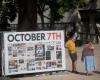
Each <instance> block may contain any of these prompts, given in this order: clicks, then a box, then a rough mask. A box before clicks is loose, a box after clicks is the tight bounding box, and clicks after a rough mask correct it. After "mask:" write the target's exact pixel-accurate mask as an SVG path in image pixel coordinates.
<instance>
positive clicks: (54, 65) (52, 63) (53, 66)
mask: <svg viewBox="0 0 100 80" xmlns="http://www.w3.org/2000/svg"><path fill="white" fill-rule="evenodd" d="M51 66H52V68H57V61H56V60H54V61H51Z"/></svg>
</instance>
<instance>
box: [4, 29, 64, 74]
mask: <svg viewBox="0 0 100 80" xmlns="http://www.w3.org/2000/svg"><path fill="white" fill-rule="evenodd" d="M4 59H5V61H4V63H5V64H4V66H5V68H4V70H3V71H4V75H15V74H24V73H36V72H45V71H58V70H66V62H65V48H64V32H63V31H34V32H7V33H4Z"/></svg>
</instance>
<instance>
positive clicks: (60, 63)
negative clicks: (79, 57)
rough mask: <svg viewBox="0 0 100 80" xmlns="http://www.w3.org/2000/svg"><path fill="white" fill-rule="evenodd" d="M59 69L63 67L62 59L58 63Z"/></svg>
mask: <svg viewBox="0 0 100 80" xmlns="http://www.w3.org/2000/svg"><path fill="white" fill-rule="evenodd" d="M57 67H58V68H61V67H62V60H61V59H60V60H58V61H57Z"/></svg>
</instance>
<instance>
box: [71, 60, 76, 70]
mask: <svg viewBox="0 0 100 80" xmlns="http://www.w3.org/2000/svg"><path fill="white" fill-rule="evenodd" d="M72 71H73V72H77V70H76V61H72Z"/></svg>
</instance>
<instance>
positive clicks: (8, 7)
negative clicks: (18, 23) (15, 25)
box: [0, 0, 17, 30]
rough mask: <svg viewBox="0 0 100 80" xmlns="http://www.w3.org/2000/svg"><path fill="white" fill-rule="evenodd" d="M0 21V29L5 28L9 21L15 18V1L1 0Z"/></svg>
mask: <svg viewBox="0 0 100 80" xmlns="http://www.w3.org/2000/svg"><path fill="white" fill-rule="evenodd" d="M0 12H1V13H0V15H1V17H0V23H1V25H2V26H1V30H2V29H3V30H4V29H7V26H9V23H8V20H9V21H11V22H12V21H14V19H15V18H16V12H17V11H16V6H15V1H13V0H8V1H5V2H4V1H3V0H2V1H1V2H0Z"/></svg>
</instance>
